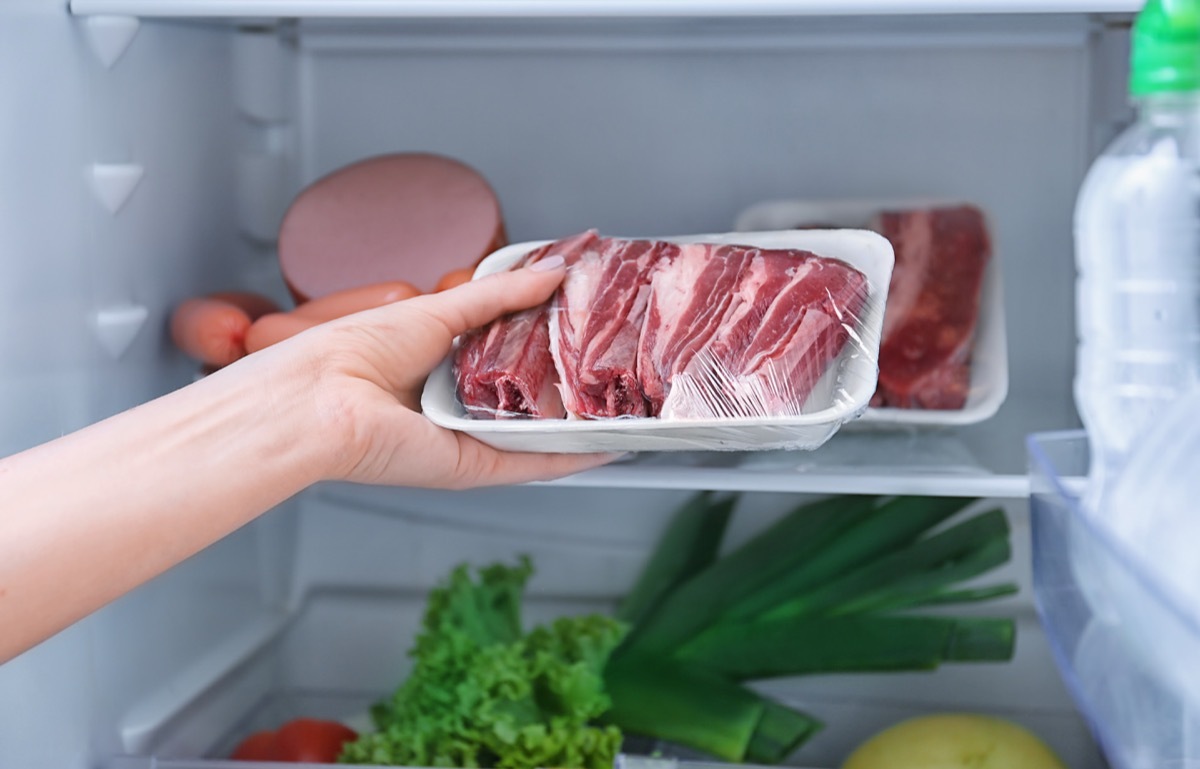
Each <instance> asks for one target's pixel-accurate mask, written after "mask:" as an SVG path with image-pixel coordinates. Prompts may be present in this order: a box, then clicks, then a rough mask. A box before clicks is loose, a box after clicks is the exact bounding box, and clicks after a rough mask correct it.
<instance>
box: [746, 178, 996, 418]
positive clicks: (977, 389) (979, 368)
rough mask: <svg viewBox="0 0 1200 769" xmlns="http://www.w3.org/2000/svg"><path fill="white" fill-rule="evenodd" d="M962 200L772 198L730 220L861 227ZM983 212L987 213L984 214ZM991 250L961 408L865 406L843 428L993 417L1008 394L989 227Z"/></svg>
mask: <svg viewBox="0 0 1200 769" xmlns="http://www.w3.org/2000/svg"><path fill="white" fill-rule="evenodd" d="M962 204H963V201H951V200H932V199H925V198H889V199H884V198H880V199H872V198H863V199H845V200H773V201H765V202H762V203H756V204H754V205H752V206H750V207H749V208H747V209H746V210H745V211H743V212H742V213H741V214H740V215H739V216H738V217H737V220H736V222H735V224H734V229H736V230H738V231H746V232H750V231H756V230H783V229H787V228H795V227H808V226H819V227H821V226H824V227H848V228H855V229H858V228H865V227H866V226H867V225H868V223H869V222H870V220H871V217H872V216H874V215H875V214H876V213H878V212H879V211H882V210H904V209H918V208H928V207H931V206H947V205H962ZM985 216H986V214H985ZM988 235H989V237H990V238H991V241H992V255H991V258H990V259H989V260H988V263H987V266H986V267H985V269H984V274H983V285H982V286H981V288H980V297H979V320H978V325H977V326H976V328H975V347H974V351H973V353H972V357H971V380H970V390H969V393H968V395H967V402H966V404H965V405H964V407H963V408H962V409H956V410H934V409H902V408H877V407H868V408H867V409H866V410H865V411H864V412H863V414H862V415H861V416H860V417H859V418H858V419H857V420H855V421H854V422H852V423H850V424H848V425H847V427H848V428H860V427H862V428H872V427H874V428H899V427H904V426H910V427H955V426H960V425H970V424H976V423H978V422H982V421H984V420H985V419H988V418H990V417H992V416H993V415H994V414H995V413H996V412H997V411H998V410H999V408H1000V406H1001V404H1003V403H1004V399H1005V398H1006V397H1007V396H1008V343H1007V340H1006V335H1005V329H1004V290H1003V281H1002V280H1001V277H1000V264H999V260H998V249H997V248H996V240H995V231H994V230H993V229H992V228H991V227H990V226H989V227H988Z"/></svg>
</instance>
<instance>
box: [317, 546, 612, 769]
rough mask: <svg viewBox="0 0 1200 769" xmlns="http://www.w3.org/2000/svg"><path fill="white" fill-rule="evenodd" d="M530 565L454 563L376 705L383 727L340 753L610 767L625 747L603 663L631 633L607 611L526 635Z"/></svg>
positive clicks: (515, 765) (513, 768)
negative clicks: (474, 571)
mask: <svg viewBox="0 0 1200 769" xmlns="http://www.w3.org/2000/svg"><path fill="white" fill-rule="evenodd" d="M531 572H532V569H531V567H530V564H529V562H528V561H527V560H523V561H522V563H521V565H520V566H518V567H516V568H509V567H505V566H499V565H498V566H492V567H489V568H487V569H484V570H482V571H481V572H480V580H479V582H474V581H473V580H471V577H470V574H469V572H468V571H467V569H466V567H465V566H463V567H459V568H458V569H456V570H455V571H454V573H453V574H452V575H451V577H450V580H449V582H448V583H447V584H446V585H443V586H441V587H439V588H437V589H435V590H433V591H432V592H431V594H430V598H429V606H428V608H427V610H426V614H425V619H424V629H423V632H422V633H421V634H420V635H419V636H418V637H417V642H416V646H415V648H414V650H413V651H412V657H413V658H414V660H415V663H416V664H415V666H414V668H413V671H412V673H411V674H410V675H409V677H408V680H407V681H405V682H404V684H403V685H402V686H401V687H400V689H399V690H398V691H397V692H396V693H395V695H393V697H392V698H391V700H390V701H388V702H385V703H382V704H380V705H378V706H376V707H375V708H374V709H373V710H372V717H373V719H374V721H375V726H376V728H377V729H378V731H376V732H373V733H370V734H365V735H363V736H362V737H360V738H359V739H358V740H356V741H354V742H352V743H349V744H347V745H346V746H345V748H344V750H343V752H342V755H341V757H340V758H339V760H340V761H341V762H342V763H369V764H384V765H406V766H437V767H500V768H501V769H533V768H534V767H572V768H574V767H578V768H580V769H611V767H612V762H613V759H614V758H615V756H616V754H617V751H618V750H619V748H620V745H621V733H620V731H619V730H618V729H617V728H616V727H613V726H598V725H595V724H594V722H595V721H596V720H597V719H599V718H600V717H601V716H602V715H604V713H605V712H606V711H607V710H608V709H609V706H610V700H609V697H608V695H607V694H606V693H605V688H604V679H603V677H602V671H603V669H604V666H605V663H606V662H607V660H608V657H609V655H610V653H611V652H612V650H613V649H614V648H615V647H616V646H617V644H618V643H620V641H621V638H622V637H623V635H624V632H625V630H624V626H623V625H621V624H620V623H618V622H617V621H616V620H613V619H611V618H608V617H604V616H600V615H588V616H583V617H571V618H564V619H560V620H558V621H556V622H554V623H553V624H552V625H550V626H549V627H538V628H534V629H533V630H532V631H531V632H530V633H529V634H527V635H523V634H522V632H521V625H520V608H521V592H522V590H523V589H524V586H525V582H526V580H527V579H528V578H529V575H530V574H531Z"/></svg>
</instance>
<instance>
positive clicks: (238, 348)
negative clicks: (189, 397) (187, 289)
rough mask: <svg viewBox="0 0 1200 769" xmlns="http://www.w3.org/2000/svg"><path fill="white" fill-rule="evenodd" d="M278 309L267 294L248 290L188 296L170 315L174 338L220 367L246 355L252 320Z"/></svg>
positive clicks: (183, 347) (197, 356)
mask: <svg viewBox="0 0 1200 769" xmlns="http://www.w3.org/2000/svg"><path fill="white" fill-rule="evenodd" d="M278 309H279V307H278V305H276V304H275V302H273V301H271V300H270V299H268V298H267V297H265V296H262V295H260V294H252V293H249V292H245V291H225V292H221V293H217V294H211V295H209V296H206V297H195V298H192V299H187V300H185V301H184V302H182V303H180V305H179V306H178V307H176V308H175V311H174V312H173V313H172V314H171V339H172V341H174V342H175V346H176V347H178V348H179V349H180V350H182V351H183V352H184V353H185V354H187V355H188V356H190V357H192V358H195V359H196V360H198V361H200V362H201V363H204V364H205V365H206V366H210V367H213V368H221V367H222V366H228V365H229V364H230V363H233V362H234V361H235V360H237V359H238V358H241V357H242V356H244V355H245V354H246V346H245V339H246V331H247V330H248V329H249V328H250V324H251V322H253V321H254V319H255V318H258V317H259V316H261V315H264V314H265V313H268V312H274V311H277V310H278Z"/></svg>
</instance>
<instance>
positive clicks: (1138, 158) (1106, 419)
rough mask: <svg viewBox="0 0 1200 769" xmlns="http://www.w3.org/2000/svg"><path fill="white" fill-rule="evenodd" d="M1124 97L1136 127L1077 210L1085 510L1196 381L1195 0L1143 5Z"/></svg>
mask: <svg viewBox="0 0 1200 769" xmlns="http://www.w3.org/2000/svg"><path fill="white" fill-rule="evenodd" d="M1130 92H1131V94H1132V96H1133V98H1134V100H1135V103H1136V105H1137V108H1138V118H1137V122H1136V123H1135V124H1134V125H1133V126H1131V127H1130V128H1129V129H1127V130H1126V131H1125V132H1124V133H1123V134H1122V135H1121V136H1119V137H1118V138H1117V139H1116V140H1115V141H1114V142H1113V143H1112V145H1111V146H1110V147H1109V148H1108V149H1107V150H1106V151H1105V152H1104V154H1103V155H1101V156H1100V157H1099V159H1097V160H1096V162H1095V163H1094V164H1093V166H1092V168H1091V169H1090V171H1089V172H1088V175H1087V178H1086V180H1085V181H1084V184H1083V188H1082V190H1081V191H1080V194H1079V199H1078V202H1077V205H1076V209H1075V244H1076V266H1077V269H1078V280H1077V283H1076V294H1077V296H1076V299H1077V313H1078V315H1077V322H1078V331H1079V345H1078V348H1077V356H1078V360H1077V362H1076V363H1077V368H1076V378H1075V402H1076V405H1077V407H1078V409H1079V413H1080V417H1081V418H1082V419H1083V423H1084V427H1085V428H1086V429H1087V432H1088V439H1089V442H1090V444H1091V455H1092V465H1091V477H1090V479H1089V484H1088V491H1087V493H1086V494H1085V496H1084V504H1085V506H1086V507H1087V508H1088V510H1089V511H1092V512H1095V511H1101V510H1102V509H1103V508H1104V502H1103V500H1104V497H1105V495H1106V494H1107V492H1108V490H1109V489H1111V488H1112V485H1113V483H1114V482H1115V480H1116V478H1117V477H1118V476H1119V474H1120V473H1121V471H1122V468H1123V467H1124V465H1125V462H1126V461H1127V458H1128V455H1129V452H1130V451H1131V450H1132V449H1133V447H1134V446H1135V445H1136V442H1137V441H1138V438H1139V436H1141V435H1142V434H1143V433H1144V432H1145V431H1146V430H1148V429H1150V428H1152V427H1154V426H1155V425H1156V424H1157V423H1158V422H1159V421H1161V420H1162V419H1163V414H1164V410H1165V409H1166V408H1168V407H1169V406H1170V405H1171V404H1172V403H1173V402H1175V401H1176V400H1177V399H1178V398H1179V397H1180V396H1182V395H1183V394H1185V393H1187V392H1188V391H1189V390H1191V389H1192V388H1193V387H1196V386H1197V384H1198V383H1200V0H1149V2H1148V3H1147V4H1146V6H1145V7H1144V8H1143V9H1142V12H1141V13H1140V14H1139V15H1138V18H1137V20H1136V22H1135V24H1134V29H1133V50H1132V63H1131V77H1130ZM1197 459H1198V463H1197V467H1196V472H1197V473H1200V457H1198V458H1197ZM1198 502H1200V500H1198ZM1131 512H1132V511H1131ZM1104 514H1105V513H1103V512H1102V513H1101V515H1104Z"/></svg>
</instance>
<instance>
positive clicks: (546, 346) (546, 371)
mask: <svg viewBox="0 0 1200 769" xmlns="http://www.w3.org/2000/svg"><path fill="white" fill-rule="evenodd" d="M595 240H597V236H596V233H595V231H591V230H589V231H588V232H584V233H581V234H579V235H576V236H574V237H571V238H566V239H564V240H559V241H556V242H554V243H550V244H548V245H545V246H542V247H541V248H538V249H534V250H533V251H531V252H530V253H529V254H527V255H526V256H525V257H524V258H523V259H521V260H520V261H519V262H518V263H517V264H516V265H515V266H514V269H516V268H518V267H523V266H526V265H529V264H532V263H534V262H536V261H538V260H539V259H543V258H545V257H547V256H553V255H561V256H563V257H564V258H565V259H566V261H567V264H573V263H575V262H576V261H578V259H579V258H580V256H581V255H582V254H583V253H584V252H585V251H587V249H588V248H589V247H590V244H591V243H592V242H593V241H595ZM454 376H455V381H456V384H457V389H458V399H459V401H460V402H461V403H462V405H463V407H464V408H465V409H466V410H467V413H468V414H469V415H470V416H471V417H473V418H476V419H508V418H520V417H543V418H561V417H562V416H563V415H564V413H565V412H564V409H563V403H562V400H561V398H560V397H559V393H558V389H557V387H556V385H557V383H558V378H557V376H556V374H555V370H554V361H553V360H552V359H551V357H550V326H549V305H548V304H543V305H540V306H538V307H535V308H532V309H529V310H523V311H521V312H517V313H514V314H512V315H507V316H505V317H503V318H499V319H498V320H495V321H493V322H492V323H490V324H488V325H487V326H485V327H483V328H481V329H477V330H474V331H470V332H468V333H466V334H464V335H463V337H462V339H461V340H460V343H459V346H458V350H457V351H456V352H455V356H454Z"/></svg>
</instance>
